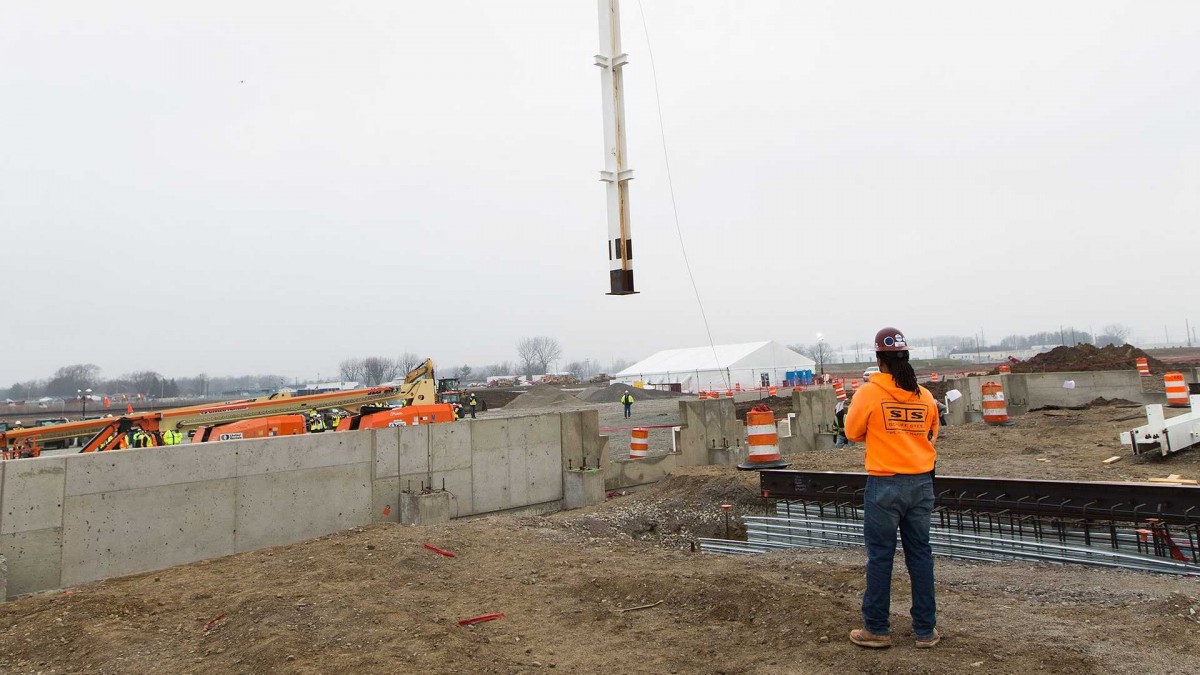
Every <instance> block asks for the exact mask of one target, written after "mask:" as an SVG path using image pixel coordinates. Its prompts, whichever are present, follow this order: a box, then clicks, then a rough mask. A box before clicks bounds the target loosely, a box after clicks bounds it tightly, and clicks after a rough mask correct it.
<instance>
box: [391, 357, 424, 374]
mask: <svg viewBox="0 0 1200 675" xmlns="http://www.w3.org/2000/svg"><path fill="white" fill-rule="evenodd" d="M424 360H425V359H422V358H421V357H419V356H417V355H416V354H414V353H412V352H404V353H403V354H401V355H400V358H398V359H396V366H397V367H398V368H399V369H400V373H401V374H407V373H408V371H410V370H412V369H413V368H416V367H417V366H419V365H420V364H421V362H422V361H424Z"/></svg>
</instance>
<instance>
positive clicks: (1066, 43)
mask: <svg viewBox="0 0 1200 675" xmlns="http://www.w3.org/2000/svg"><path fill="white" fill-rule="evenodd" d="M622 7H623V13H624V16H623V22H624V40H625V50H626V51H627V52H628V53H629V55H630V59H631V61H630V65H629V66H628V67H627V68H626V71H625V74H626V78H627V80H626V82H627V90H626V105H627V115H628V123H629V137H628V138H629V155H630V166H631V167H632V168H633V169H634V171H635V176H636V179H635V180H634V182H633V183H632V187H631V194H632V198H631V199H632V220H633V237H634V240H635V241H636V247H635V251H636V254H637V256H636V259H635V269H636V276H637V285H638V289H639V290H640V291H641V294H640V295H636V296H631V297H619V298H618V297H607V296H605V295H604V293H605V291H606V290H607V286H608V275H607V269H608V261H607V257H606V254H605V239H606V237H607V229H606V220H605V212H604V189H603V187H602V184H601V183H600V182H599V181H598V180H597V179H598V171H599V170H600V169H601V168H602V167H603V156H602V134H601V131H602V130H601V125H600V91H599V73H598V72H597V68H596V66H594V65H593V63H592V55H593V54H595V53H596V52H597V48H598V47H597V17H596V3H595V2H594V0H537V1H534V0H526V1H522V0H518V1H515V2H504V3H499V2H485V1H483V0H469V1H468V0H439V1H438V2H399V1H396V0H391V1H384V0H377V1H370V0H361V1H357V2H330V1H326V2H302V1H301V2H297V1H295V0H293V1H289V2H275V1H267V0H258V1H256V2H244V1H238V2H231V1H226V0H205V1H204V2H167V3H164V2H157V1H151V0H142V1H130V0H125V1H121V0H110V1H108V2H83V1H75V2H69V1H62V2H17V1H15V0H14V1H11V2H4V3H0V63H2V64H4V65H3V66H2V67H0V106H2V107H0V109H2V110H3V113H2V114H0V148H2V149H3V150H2V152H0V229H2V240H0V241H2V243H0V246H2V248H3V251H4V253H5V255H4V262H3V289H4V293H3V295H4V297H5V299H6V300H7V302H6V304H5V314H6V319H7V320H6V321H5V324H6V325H5V329H4V330H3V331H0V354H2V355H3V356H2V359H0V386H5V385H7V384H9V383H11V382H13V381H15V380H21V379H29V378H34V377H43V376H47V375H49V374H50V373H51V372H52V371H53V370H54V369H55V368H56V367H58V366H61V365H64V364H68V363H74V362H93V363H96V364H98V365H100V366H101V367H102V368H103V369H104V373H105V374H106V375H109V376H115V375H118V374H120V373H123V372H128V371H132V370H137V369H156V370H159V371H161V372H163V373H166V374H169V375H188V374H193V373H197V372H200V371H206V372H208V373H209V374H216V375H225V374H237V373H242V372H279V373H284V374H294V375H299V376H301V377H306V376H312V375H315V374H316V373H318V372H320V373H322V374H323V375H324V374H330V373H332V372H333V371H334V369H335V367H336V364H337V362H338V361H339V360H341V359H342V358H345V357H347V356H354V355H358V356H363V355H371V354H383V355H395V354H398V353H399V352H402V351H412V352H417V353H419V354H421V355H428V356H431V357H432V358H434V359H435V360H437V361H438V362H439V363H440V364H441V365H443V366H449V365H457V364H460V363H463V362H469V363H472V364H481V363H486V362H493V361H499V360H503V359H508V358H513V357H514V353H515V348H514V345H515V343H516V341H517V339H518V338H520V337H522V336H525V335H542V334H544V335H551V336H555V337H557V338H559V339H560V340H561V341H562V343H563V345H564V348H565V352H566V354H565V356H566V358H567V360H572V359H575V358H584V357H591V358H593V359H601V360H608V359H611V358H613V357H626V358H632V359H636V358H641V357H643V356H646V355H647V354H648V353H650V352H653V351H656V350H658V349H664V348H671V347H681V346H696V345H700V344H704V343H705V342H706V337H705V335H704V331H703V326H702V324H701V322H700V318H699V313H698V311H697V308H696V302H695V299H694V297H693V294H692V289H691V285H690V284H689V282H688V280H687V277H686V273H685V270H684V266H683V258H682V256H681V253H680V247H679V243H678V239H677V237H676V233H675V229H674V225H673V224H672V217H671V205H670V200H669V197H668V192H667V186H666V179H665V173H664V163H663V155H662V150H661V146H660V138H659V129H658V119H657V111H656V108H655V101H654V94H653V81H652V79H651V69H650V60H649V58H648V54H647V50H646V39H645V31H644V30H643V26H642V22H641V18H640V17H639V15H638V11H637V3H636V0H625V2H623V3H622ZM645 12H646V19H647V22H648V25H649V31H650V37H651V39H652V43H651V44H652V46H653V48H654V53H655V56H656V58H657V61H658V63H657V65H658V77H659V85H660V87H661V92H662V105H663V114H664V117H665V124H666V133H667V140H668V143H669V145H670V149H671V153H672V155H671V163H672V168H673V170H674V179H675V185H676V189H677V196H678V205H679V212H680V216H681V220H682V226H683V234H684V237H685V240H686V243H687V246H688V252H689V255H690V260H691V263H692V266H693V268H694V269H695V271H696V272H697V275H698V283H699V288H700V292H701V294H702V297H703V299H704V302H705V305H706V307H707V309H708V313H709V318H710V321H711V322H712V325H713V337H714V339H715V340H716V341H717V342H719V343H724V342H741V341H751V340H757V339H777V340H780V341H783V342H795V341H812V339H813V336H814V335H815V334H816V333H817V332H823V333H824V334H825V335H827V336H828V337H829V339H830V340H832V341H833V342H835V343H838V342H845V343H852V342H854V341H856V340H857V341H866V340H869V339H870V338H871V337H872V336H873V335H874V332H875V330H876V329H878V328H879V327H880V326H882V325H884V324H895V325H897V326H900V327H901V328H903V329H904V330H906V331H907V332H908V333H909V336H910V338H912V339H918V338H920V337H922V336H925V335H932V334H945V333H957V334H971V333H974V332H976V331H978V330H980V329H982V330H984V331H985V332H986V333H987V334H988V337H992V336H995V337H997V338H998V337H1000V336H1001V335H1002V334H1004V333H1012V332H1033V331H1037V330H1042V329H1047V328H1052V327H1056V326H1058V325H1059V324H1075V325H1076V326H1078V327H1080V328H1083V329H1087V328H1088V327H1095V328H1099V327H1100V326H1101V325H1103V324H1105V323H1110V322H1114V321H1120V322H1124V323H1127V324H1130V325H1132V326H1133V327H1134V328H1135V333H1137V334H1139V335H1143V334H1144V335H1149V334H1152V333H1153V334H1157V335H1159V336H1161V335H1162V332H1163V326H1164V324H1167V325H1169V330H1170V331H1171V333H1172V334H1173V335H1172V337H1174V338H1175V339H1178V338H1179V337H1180V336H1182V334H1183V320H1184V318H1185V316H1186V314H1185V312H1184V311H1183V308H1185V307H1191V308H1194V307H1195V306H1196V301H1197V299H1198V298H1200V292H1198V291H1197V276H1198V275H1197V273H1196V269H1195V260H1196V254H1197V251H1198V250H1200V246H1198V244H1200V234H1198V232H1200V231H1198V229H1197V227H1196V225H1197V221H1198V216H1200V123H1198V120H1200V3H1198V2H1194V1H1193V0H1186V1H1180V2H1152V3H1150V2H1145V1H1142V2H1097V1H1094V0H1089V1H1086V2H1085V1H1077V2H1054V3H1047V2H1020V1H1017V2H1004V3H998V2H997V3H979V2H950V1H947V2H915V3H895V2H884V1H877V2H855V3H847V2H835V1H832V0H826V1H819V2H818V1H809V2H782V1H780V2H770V1H766V0H753V1H747V0H743V1H734V0H711V1H705V0H645ZM817 261H822V262H821V264H815V263H816V262H817ZM1186 318H1189V319H1191V320H1193V321H1195V320H1196V319H1200V312H1196V313H1194V314H1193V315H1192V316H1187V317H1186Z"/></svg>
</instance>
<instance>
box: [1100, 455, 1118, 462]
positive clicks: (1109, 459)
mask: <svg viewBox="0 0 1200 675" xmlns="http://www.w3.org/2000/svg"><path fill="white" fill-rule="evenodd" d="M1121 459H1122V457H1121V456H1120V455H1113V456H1112V457H1109V458H1108V459H1106V460H1104V463H1105V464H1116V463H1117V462H1119V461H1121Z"/></svg>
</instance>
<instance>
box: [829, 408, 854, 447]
mask: <svg viewBox="0 0 1200 675" xmlns="http://www.w3.org/2000/svg"><path fill="white" fill-rule="evenodd" d="M849 409H850V398H849V395H847V398H846V400H845V401H838V402H837V405H836V406H834V408H833V419H834V422H833V433H834V439H833V447H835V448H841V447H843V446H852V445H854V444H853V443H851V442H850V441H849V440H847V438H846V411H847V410H849Z"/></svg>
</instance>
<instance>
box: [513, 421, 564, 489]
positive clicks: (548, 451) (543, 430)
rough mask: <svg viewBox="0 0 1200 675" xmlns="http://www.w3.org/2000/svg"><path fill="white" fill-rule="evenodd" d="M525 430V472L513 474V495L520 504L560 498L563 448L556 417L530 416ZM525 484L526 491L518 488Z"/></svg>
mask: <svg viewBox="0 0 1200 675" xmlns="http://www.w3.org/2000/svg"><path fill="white" fill-rule="evenodd" d="M529 420H530V425H529V429H528V432H527V433H526V440H527V444H526V445H525V448H524V450H525V472H524V474H523V475H517V474H513V475H512V478H513V491H514V497H515V498H516V499H517V501H518V502H519V503H520V504H522V505H523V504H540V503H541V502H548V501H554V500H557V499H562V495H563V483H562V449H561V447H560V443H561V435H560V433H559V424H558V420H557V419H556V418H555V416H551V415H546V416H543V417H531V418H529ZM522 485H523V486H524V490H525V494H523V495H520V494H518V493H517V490H519V489H520V486H522Z"/></svg>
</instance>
